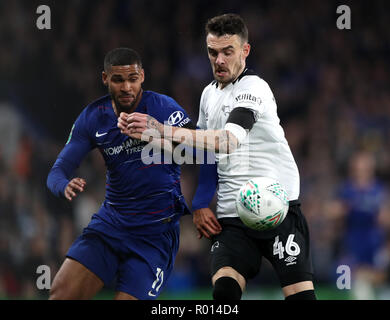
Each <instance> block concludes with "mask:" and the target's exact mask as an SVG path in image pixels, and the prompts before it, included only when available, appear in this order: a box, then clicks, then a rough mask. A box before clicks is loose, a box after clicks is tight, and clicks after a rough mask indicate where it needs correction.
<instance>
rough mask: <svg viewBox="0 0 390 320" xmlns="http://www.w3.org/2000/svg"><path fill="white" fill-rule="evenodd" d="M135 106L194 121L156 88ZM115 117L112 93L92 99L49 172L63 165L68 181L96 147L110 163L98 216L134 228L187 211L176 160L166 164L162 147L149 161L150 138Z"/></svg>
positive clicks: (179, 122) (179, 121)
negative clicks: (126, 130) (126, 129)
mask: <svg viewBox="0 0 390 320" xmlns="http://www.w3.org/2000/svg"><path fill="white" fill-rule="evenodd" d="M135 112H140V113H147V114H149V115H151V116H152V117H154V118H155V119H157V120H158V121H159V122H161V123H164V122H168V124H170V125H174V126H181V127H183V126H185V127H189V126H190V125H192V124H191V120H190V119H189V117H188V115H187V114H186V112H185V111H184V109H183V108H181V107H180V106H179V105H178V104H177V103H176V101H175V100H173V99H172V98H170V97H168V96H165V95H162V94H158V93H156V92H153V91H144V92H143V94H142V98H141V100H140V102H139V104H138V106H137V108H136V110H135ZM117 120H118V119H117V116H116V114H115V112H114V110H113V107H112V102H111V97H110V96H109V95H106V96H104V97H101V98H100V99H98V100H96V101H94V102H93V103H91V104H90V105H88V106H87V107H86V108H85V109H84V110H83V111H82V112H81V114H80V115H79V117H78V118H77V120H76V121H75V123H74V125H73V127H72V131H71V134H70V136H69V139H68V141H67V143H66V145H65V147H64V149H63V150H62V151H61V153H60V155H59V156H58V159H57V161H56V163H55V164H54V166H53V168H52V170H51V173H50V174H53V176H55V174H56V173H55V172H56V169H57V170H58V169H60V170H61V169H62V172H64V174H65V176H66V178H67V181H66V184H67V182H68V181H69V180H70V179H71V177H70V176H69V174H70V173H72V174H73V171H74V170H75V169H76V168H77V167H78V166H79V165H80V163H81V161H82V159H83V158H84V156H85V155H86V154H87V153H88V152H89V151H91V150H92V149H94V148H98V149H99V151H100V153H101V154H102V156H103V158H104V161H105V165H106V167H107V177H106V197H105V200H104V202H103V204H102V207H101V209H100V210H99V212H98V213H97V217H94V218H95V220H96V219H97V220H99V219H103V220H105V222H108V223H110V224H113V225H120V226H122V227H124V228H125V229H126V228H132V229H134V228H135V231H137V230H138V227H140V228H139V231H140V232H145V231H146V230H147V229H148V227H153V229H156V228H157V230H158V229H159V228H158V225H163V222H164V221H167V220H168V221H170V220H177V219H178V218H179V217H180V216H181V215H182V214H184V213H189V211H188V208H187V206H186V203H185V200H184V197H183V195H182V193H181V189H180V166H179V165H178V164H176V163H174V161H170V162H167V163H168V164H165V163H164V158H163V152H161V156H162V159H161V160H162V161H161V162H160V163H158V162H157V163H150V161H145V159H143V158H142V156H144V157H145V152H144V153H143V152H142V150H143V148H144V147H145V146H146V145H147V143H146V142H143V141H140V140H137V139H133V138H130V137H128V136H126V135H124V134H122V133H121V132H120V130H119V128H118V127H117ZM153 150H154V149H153ZM151 152H153V151H151ZM148 155H150V154H148ZM147 158H148V157H147ZM147 160H148V159H147ZM149 160H150V158H149ZM50 174H49V178H48V185H49V188H50V183H49V180H50V178H51V177H50ZM52 180H54V179H52ZM87 183H88V182H87ZM53 184H55V183H52V185H53ZM66 184H65V183H64V184H63V185H62V187H63V188H64V187H65V186H66ZM51 189H52V188H51ZM62 192H63V190H62ZM93 221H94V219H92V222H91V224H90V227H91V226H92V227H93ZM145 228H146V229H145Z"/></svg>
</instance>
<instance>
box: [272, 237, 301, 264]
mask: <svg viewBox="0 0 390 320" xmlns="http://www.w3.org/2000/svg"><path fill="white" fill-rule="evenodd" d="M294 236H295V235H294V234H290V235H289V236H288V238H287V242H286V244H285V246H283V243H282V241H279V236H276V237H275V242H274V244H273V255H274V256H276V255H279V259H283V258H284V252H286V254H287V255H289V256H291V257H295V256H297V255H299V253H300V252H301V249H300V248H299V245H298V243H296V242H294ZM294 260H295V259H294Z"/></svg>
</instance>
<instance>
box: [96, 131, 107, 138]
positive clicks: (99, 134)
mask: <svg viewBox="0 0 390 320" xmlns="http://www.w3.org/2000/svg"><path fill="white" fill-rule="evenodd" d="M106 134H107V132H104V133H99V131H96V138H99V137H101V136H105V135H106Z"/></svg>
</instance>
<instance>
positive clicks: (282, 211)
mask: <svg viewBox="0 0 390 320" xmlns="http://www.w3.org/2000/svg"><path fill="white" fill-rule="evenodd" d="M288 206H289V203H288V196H287V193H286V191H285V189H284V188H283V186H282V185H281V184H280V183H279V182H278V181H276V180H274V179H271V178H266V177H256V178H253V179H250V180H249V181H248V182H247V183H245V184H244V185H243V186H242V187H241V188H240V191H239V192H238V195H237V199H236V208H237V213H238V215H239V217H240V219H241V220H242V222H243V223H244V224H245V225H246V226H248V227H249V228H252V229H255V230H269V229H273V228H275V227H277V226H279V225H280V224H281V223H282V222H283V220H284V219H285V217H286V215H287V212H288Z"/></svg>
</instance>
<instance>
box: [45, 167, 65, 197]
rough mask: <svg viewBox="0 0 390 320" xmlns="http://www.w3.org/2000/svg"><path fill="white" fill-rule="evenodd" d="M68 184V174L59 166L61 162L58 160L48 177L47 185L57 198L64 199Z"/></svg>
mask: <svg viewBox="0 0 390 320" xmlns="http://www.w3.org/2000/svg"><path fill="white" fill-rule="evenodd" d="M68 183H69V179H68V178H67V173H66V172H65V170H64V169H63V168H62V166H61V165H60V164H59V160H57V161H56V163H55V164H54V166H53V168H51V170H50V172H49V175H48V176H47V181H46V185H47V187H48V188H49V190H50V191H51V192H52V193H53V194H54V195H55V196H57V197H63V196H64V190H65V188H66V186H67V184H68Z"/></svg>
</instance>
